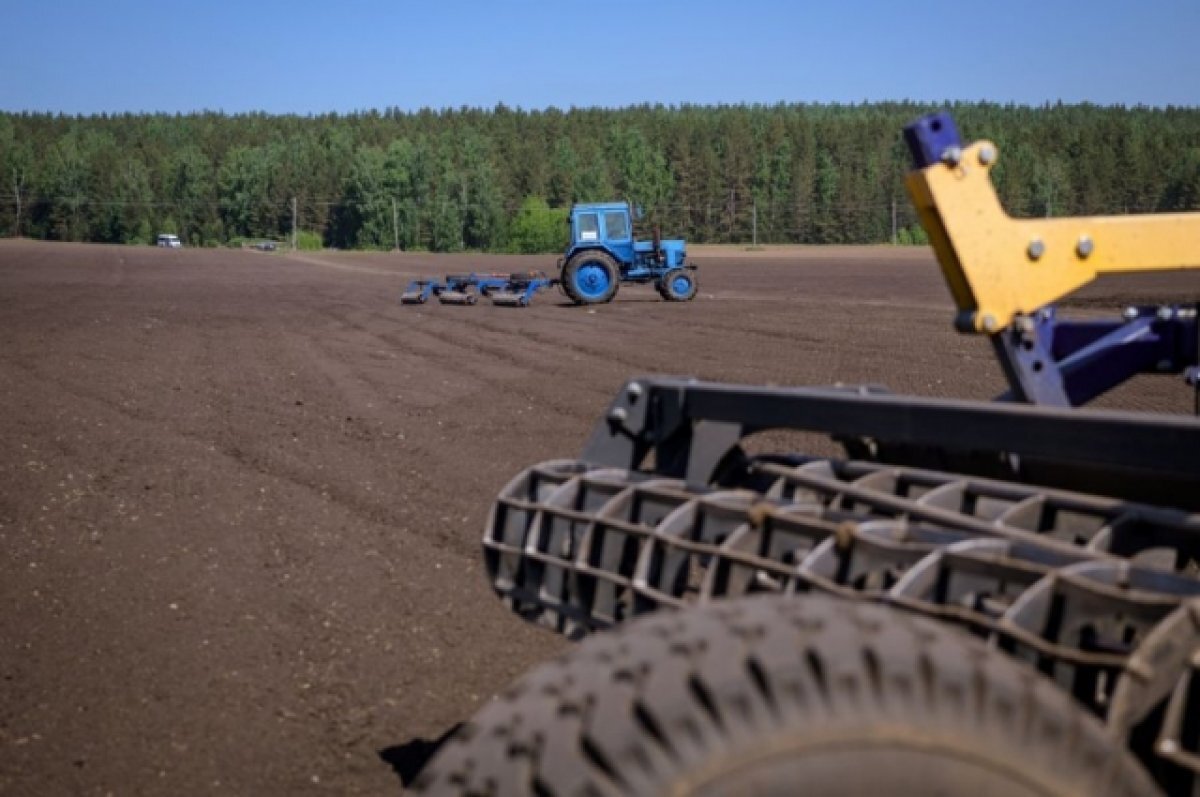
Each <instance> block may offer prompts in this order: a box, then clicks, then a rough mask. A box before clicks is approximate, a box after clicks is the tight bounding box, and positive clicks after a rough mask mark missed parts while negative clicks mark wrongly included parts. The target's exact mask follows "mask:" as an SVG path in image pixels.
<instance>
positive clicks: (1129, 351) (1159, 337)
mask: <svg viewBox="0 0 1200 797" xmlns="http://www.w3.org/2000/svg"><path fill="white" fill-rule="evenodd" d="M1125 316H1126V320H1124V321H1067V320H1060V319H1058V318H1057V313H1056V311H1055V309H1054V308H1053V307H1047V308H1045V309H1043V310H1041V311H1039V312H1038V313H1036V314H1034V315H1033V316H1026V317H1022V318H1021V319H1020V320H1019V322H1018V324H1016V325H1015V326H1013V327H1012V328H1010V329H1007V330H1004V331H1003V332H1001V333H1000V334H997V335H993V336H992V345H993V346H994V347H995V350H996V355H997V357H998V358H999V360H1000V365H1001V367H1002V368H1003V369H1004V373H1005V375H1006V376H1007V377H1008V382H1009V385H1010V390H1009V392H1008V393H1006V394H1005V395H1004V396H1003V397H1002V398H1004V399H1007V400H1018V401H1028V402H1031V403H1033V404H1044V405H1050V406H1055V407H1077V406H1080V405H1082V404H1086V403H1087V402H1089V401H1091V400H1092V399H1094V398H1096V397H1097V396H1100V395H1102V394H1104V393H1106V392H1108V391H1109V390H1111V389H1112V388H1114V387H1116V386H1117V385H1119V384H1121V383H1122V382H1124V381H1126V380H1127V379H1130V378H1131V377H1133V376H1136V375H1138V374H1146V373H1158V374H1178V373H1184V372H1187V371H1192V372H1193V373H1194V371H1193V370H1192V369H1194V367H1195V366H1196V363H1197V340H1198V338H1197V327H1196V314H1195V311H1194V310H1193V309H1191V308H1181V307H1136V308H1132V307H1131V308H1129V309H1128V310H1126V311H1125Z"/></svg>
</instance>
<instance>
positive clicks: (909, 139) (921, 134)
mask: <svg viewBox="0 0 1200 797" xmlns="http://www.w3.org/2000/svg"><path fill="white" fill-rule="evenodd" d="M904 143H906V144H908V151H909V152H910V153H912V159H913V165H914V166H915V167H916V168H918V169H924V168H925V167H926V166H932V165H933V164H935V163H941V162H943V161H945V160H948V159H949V160H956V159H957V152H959V151H961V150H962V139H961V138H960V137H959V135H958V127H957V126H956V125H955V124H954V118H953V117H952V116H950V113H949V112H948V111H939V112H937V113H931V114H929V115H927V116H922V117H921V118H920V119H917V120H916V121H914V122H913V123H911V124H909V125H908V126H907V127H905V128H904Z"/></svg>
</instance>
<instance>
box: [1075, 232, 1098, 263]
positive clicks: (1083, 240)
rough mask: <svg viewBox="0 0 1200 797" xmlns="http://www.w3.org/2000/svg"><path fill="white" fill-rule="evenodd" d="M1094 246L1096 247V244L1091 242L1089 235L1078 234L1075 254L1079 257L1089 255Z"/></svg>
mask: <svg viewBox="0 0 1200 797" xmlns="http://www.w3.org/2000/svg"><path fill="white" fill-rule="evenodd" d="M1095 248H1096V245H1095V244H1094V243H1092V239H1091V237H1090V236H1087V235H1081V236H1079V241H1078V242H1077V243H1076V244H1075V254H1077V255H1079V256H1080V257H1084V258H1086V257H1087V256H1088V255H1090V254H1091V253H1092V250H1093V249H1095Z"/></svg>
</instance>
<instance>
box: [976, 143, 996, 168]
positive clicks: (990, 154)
mask: <svg viewBox="0 0 1200 797" xmlns="http://www.w3.org/2000/svg"><path fill="white" fill-rule="evenodd" d="M995 160H996V148H995V147H993V146H992V145H991V144H985V145H983V146H982V147H980V148H979V162H980V163H981V164H982V165H984V166H990V165H991V164H992V162H994V161H995Z"/></svg>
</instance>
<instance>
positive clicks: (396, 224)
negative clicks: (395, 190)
mask: <svg viewBox="0 0 1200 797" xmlns="http://www.w3.org/2000/svg"><path fill="white" fill-rule="evenodd" d="M392 249H394V250H396V251H397V252H398V251H400V212H399V211H397V210H396V197H392Z"/></svg>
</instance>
